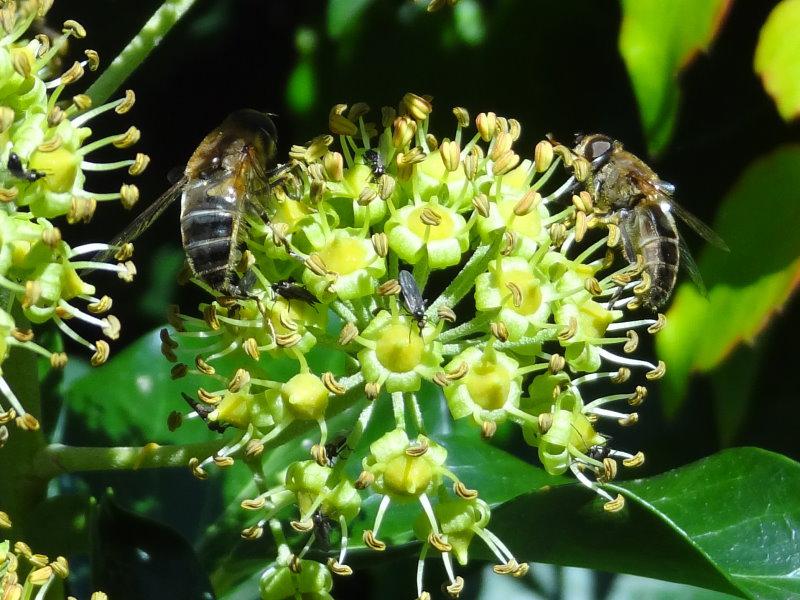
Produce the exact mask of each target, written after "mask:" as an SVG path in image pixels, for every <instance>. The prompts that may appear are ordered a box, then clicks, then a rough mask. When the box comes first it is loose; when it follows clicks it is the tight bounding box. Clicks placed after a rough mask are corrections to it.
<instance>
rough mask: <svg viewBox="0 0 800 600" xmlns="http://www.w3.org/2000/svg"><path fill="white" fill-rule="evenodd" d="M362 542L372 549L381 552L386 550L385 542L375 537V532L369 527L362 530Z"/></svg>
mask: <svg viewBox="0 0 800 600" xmlns="http://www.w3.org/2000/svg"><path fill="white" fill-rule="evenodd" d="M363 539H364V543H365V544H366V545H367V546H369V547H370V548H371V549H372V550H375V551H377V552H383V551H384V550H386V544H385V543H384V542H382V541H380V540H378V539H376V538H375V534H374V533H373V532H372V530H371V529H366V530H364V536H363Z"/></svg>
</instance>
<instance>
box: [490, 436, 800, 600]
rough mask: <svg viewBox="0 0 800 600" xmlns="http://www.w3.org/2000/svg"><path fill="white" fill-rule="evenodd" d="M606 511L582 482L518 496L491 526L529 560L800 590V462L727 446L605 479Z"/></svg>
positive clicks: (749, 590)
mask: <svg viewBox="0 0 800 600" xmlns="http://www.w3.org/2000/svg"><path fill="white" fill-rule="evenodd" d="M609 489H610V490H614V491H618V492H620V493H622V494H623V495H625V497H626V498H627V504H626V507H625V508H624V509H623V510H622V511H620V512H618V513H607V512H605V511H603V509H602V506H601V503H600V501H599V500H596V499H594V497H593V496H592V495H591V493H590V492H588V491H587V490H585V489H582V488H581V487H580V486H560V487H555V488H552V489H548V490H540V491H537V492H533V493H531V494H528V495H526V496H522V497H520V498H518V499H516V500H514V501H512V502H509V503H508V504H505V505H504V506H502V507H501V508H499V509H497V510H495V513H494V516H493V519H492V522H491V523H490V527H491V528H492V530H493V531H494V532H495V533H497V534H498V535H500V537H501V538H502V539H503V540H504V541H505V542H506V543H507V544H508V545H509V546H510V547H511V549H512V550H513V551H515V552H517V553H518V554H519V558H521V559H524V560H535V561H542V562H549V563H555V564H564V565H575V566H583V567H589V568H593V569H600V570H605V571H612V572H625V573H631V574H636V575H643V576H646V577H655V578H658V579H665V580H670V581H677V582H682V583H689V584H691V585H697V586H701V587H705V588H709V589H715V590H719V591H723V592H726V593H731V594H738V595H742V596H745V597H750V598H759V599H763V600H768V599H771V598H775V599H776V600H777V599H785V598H789V597H794V596H795V595H797V594H800V574H798V572H797V565H798V564H800V547H798V545H797V543H796V534H797V531H798V529H800V504H798V502H797V498H798V497H799V496H798V495H800V465H798V463H795V462H793V461H791V460H789V459H787V458H786V457H783V456H780V455H777V454H773V453H770V452H766V451H764V450H759V449H754V448H741V449H734V450H726V451H724V452H721V453H719V454H716V455H714V456H712V457H709V458H707V459H704V460H701V461H699V462H696V463H693V464H691V465H688V466H686V467H682V468H680V469H676V470H674V471H670V472H668V473H664V474H663V475H659V476H657V477H652V478H650V479H641V480H635V481H630V482H624V483H620V484H618V485H614V486H609Z"/></svg>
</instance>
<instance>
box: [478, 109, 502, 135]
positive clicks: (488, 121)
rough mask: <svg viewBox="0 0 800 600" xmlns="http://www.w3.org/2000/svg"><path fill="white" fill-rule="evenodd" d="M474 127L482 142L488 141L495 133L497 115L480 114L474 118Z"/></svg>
mask: <svg viewBox="0 0 800 600" xmlns="http://www.w3.org/2000/svg"><path fill="white" fill-rule="evenodd" d="M475 126H476V127H477V128H478V133H479V134H480V136H481V139H482V140H483V141H484V142H488V141H490V140H491V139H492V138H493V137H494V134H495V132H496V131H497V115H495V114H494V113H493V112H489V113H480V114H479V115H478V116H477V117H475Z"/></svg>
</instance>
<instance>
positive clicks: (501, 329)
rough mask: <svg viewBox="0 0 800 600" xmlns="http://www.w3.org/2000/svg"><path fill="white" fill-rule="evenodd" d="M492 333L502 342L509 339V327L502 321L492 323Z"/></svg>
mask: <svg viewBox="0 0 800 600" xmlns="http://www.w3.org/2000/svg"><path fill="white" fill-rule="evenodd" d="M489 328H490V330H491V332H492V335H493V336H494V337H495V338H497V339H498V340H499V341H501V342H506V341H508V328H507V327H506V324H505V323H503V322H502V321H494V322H492V324H491V325H490V327H489Z"/></svg>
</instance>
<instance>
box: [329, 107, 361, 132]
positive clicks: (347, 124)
mask: <svg viewBox="0 0 800 600" xmlns="http://www.w3.org/2000/svg"><path fill="white" fill-rule="evenodd" d="M345 109H347V105H346V104H337V105H336V106H334V107H333V108H332V109H331V112H330V114H329V115H328V128H329V129H330V130H331V133H333V134H335V135H350V136H352V135H355V134H357V133H358V127H357V126H356V124H355V123H353V122H352V121H351V120H350V119H348V118H347V117H345V116H344V115H343V114H342V113H343V112H344V111H345Z"/></svg>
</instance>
